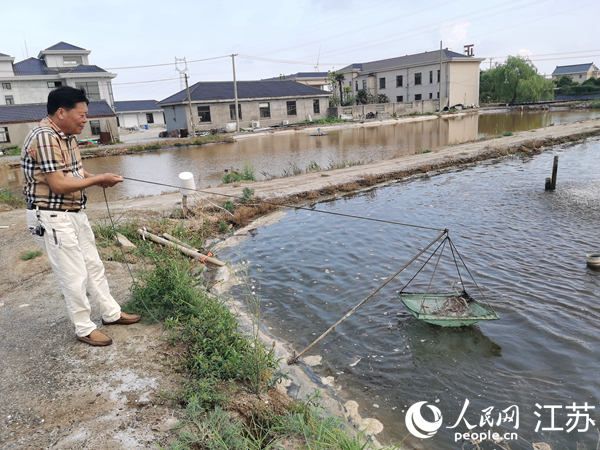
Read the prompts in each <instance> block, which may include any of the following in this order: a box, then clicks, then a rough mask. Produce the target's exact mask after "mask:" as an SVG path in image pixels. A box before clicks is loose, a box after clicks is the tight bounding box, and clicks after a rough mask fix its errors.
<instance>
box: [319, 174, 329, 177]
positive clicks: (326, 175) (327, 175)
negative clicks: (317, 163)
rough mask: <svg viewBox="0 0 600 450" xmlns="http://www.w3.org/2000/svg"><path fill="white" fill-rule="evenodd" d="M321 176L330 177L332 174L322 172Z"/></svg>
mask: <svg viewBox="0 0 600 450" xmlns="http://www.w3.org/2000/svg"><path fill="white" fill-rule="evenodd" d="M321 176H322V177H329V176H330V175H329V174H326V173H322V174H321Z"/></svg>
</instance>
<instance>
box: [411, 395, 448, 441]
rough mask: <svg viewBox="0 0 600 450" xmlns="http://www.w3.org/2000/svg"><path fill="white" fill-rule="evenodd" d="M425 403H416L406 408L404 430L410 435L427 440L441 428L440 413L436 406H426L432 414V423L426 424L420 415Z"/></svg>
mask: <svg viewBox="0 0 600 450" xmlns="http://www.w3.org/2000/svg"><path fill="white" fill-rule="evenodd" d="M426 404H427V402H417V403H415V404H414V405H412V406H411V407H410V408H408V411H407V412H406V418H405V422H406V428H407V429H408V431H410V433H411V434H412V435H413V436H415V437H418V438H421V439H427V438H430V437H432V436H433V435H434V434H435V433H437V430H439V429H440V427H441V426H442V412H441V411H440V410H439V408H438V407H437V406H433V405H427V407H428V408H429V409H430V410H431V412H432V413H433V420H434V421H433V422H428V421H427V420H425V419H424V418H423V416H422V415H421V407H422V406H423V405H426Z"/></svg>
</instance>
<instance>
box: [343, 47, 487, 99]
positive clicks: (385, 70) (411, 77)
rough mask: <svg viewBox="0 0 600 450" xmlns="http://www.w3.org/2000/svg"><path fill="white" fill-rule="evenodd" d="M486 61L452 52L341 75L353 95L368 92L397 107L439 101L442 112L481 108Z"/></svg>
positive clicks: (396, 60) (367, 66)
mask: <svg viewBox="0 0 600 450" xmlns="http://www.w3.org/2000/svg"><path fill="white" fill-rule="evenodd" d="M483 60H484V58H475V57H473V56H468V55H463V54H460V53H456V52H453V51H451V50H448V49H443V50H436V51H432V52H424V53H417V54H414V55H406V56H400V57H397V58H390V59H382V60H379V61H371V62H366V63H358V64H352V65H349V66H347V67H344V68H343V69H340V70H339V71H338V72H342V73H343V74H344V76H345V80H344V82H343V83H344V86H350V88H351V93H352V95H354V96H356V94H357V93H358V91H359V90H361V89H364V90H366V91H367V92H369V93H370V94H372V95H381V94H385V95H386V96H387V97H388V99H389V101H390V102H392V103H394V102H397V103H401V102H414V101H420V100H430V99H431V100H436V99H439V98H440V97H441V99H442V101H441V108H444V107H446V106H448V107H452V106H455V105H465V106H470V105H473V104H475V105H477V104H479V64H480V63H481V62H482V61H483Z"/></svg>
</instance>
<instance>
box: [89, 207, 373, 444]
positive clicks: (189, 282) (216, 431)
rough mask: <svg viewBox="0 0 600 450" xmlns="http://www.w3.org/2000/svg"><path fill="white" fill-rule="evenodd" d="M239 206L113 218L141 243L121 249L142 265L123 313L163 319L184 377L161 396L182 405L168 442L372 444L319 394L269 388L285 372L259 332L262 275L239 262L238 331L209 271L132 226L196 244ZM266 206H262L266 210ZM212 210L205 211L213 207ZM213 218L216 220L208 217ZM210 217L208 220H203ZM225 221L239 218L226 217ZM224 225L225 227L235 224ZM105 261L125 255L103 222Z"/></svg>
mask: <svg viewBox="0 0 600 450" xmlns="http://www.w3.org/2000/svg"><path fill="white" fill-rule="evenodd" d="M243 208H248V206H245V205H241V204H240V205H235V204H234V205H233V207H232V209H233V211H234V212H233V214H234V216H231V215H230V213H228V212H227V213H226V212H225V211H223V210H220V209H218V208H215V209H214V210H212V211H210V212H209V211H208V210H206V209H203V210H191V211H190V213H189V215H190V219H187V220H182V219H178V217H180V216H181V210H177V211H174V212H173V213H172V214H170V215H169V216H163V215H158V214H156V215H155V214H152V213H143V214H142V213H140V214H139V215H137V216H136V218H135V219H127V220H125V219H122V220H120V221H119V223H117V225H116V228H117V231H118V232H119V233H122V234H123V235H125V236H126V237H127V238H128V239H129V240H131V241H132V242H133V243H134V244H135V245H136V247H137V248H135V249H133V250H131V251H129V252H128V253H126V258H127V260H128V261H129V262H135V263H137V264H138V267H141V268H142V269H141V271H140V272H139V274H138V276H137V283H136V286H135V288H134V289H133V290H132V299H131V300H130V301H128V302H127V303H126V304H124V305H123V309H124V311H127V312H131V313H139V314H142V315H143V316H144V319H145V320H148V321H154V320H156V321H159V322H161V323H163V324H164V326H165V329H166V333H165V336H166V339H167V341H168V342H169V344H170V346H171V350H172V351H171V358H170V364H171V365H172V367H173V368H174V370H176V371H177V372H178V373H179V374H180V376H181V379H182V387H181V389H180V391H179V392H175V393H169V394H168V395H167V396H168V397H169V398H170V399H171V400H172V401H174V402H176V403H178V404H180V405H182V407H184V408H185V418H184V419H183V420H182V421H181V422H180V423H179V425H178V428H179V437H178V439H177V440H176V441H175V442H174V443H173V444H172V446H171V448H172V449H192V448H193V449H223V450H226V449H227V450H237V449H240V450H246V449H247V450H254V449H256V450H258V449H347V450H354V449H356V450H358V449H369V448H371V446H370V444H368V443H367V441H366V440H365V436H364V435H363V434H361V433H359V434H355V433H353V432H352V431H351V430H350V429H349V428H348V425H347V424H346V423H345V421H343V420H341V419H338V418H334V417H328V416H326V415H325V414H324V410H323V408H322V407H321V406H320V403H319V398H320V395H319V393H318V392H315V394H314V395H313V396H311V397H309V398H307V399H306V400H305V401H293V400H291V399H290V398H288V397H287V396H286V395H285V394H283V393H281V392H280V391H279V390H277V389H275V385H276V383H277V382H278V381H279V380H281V379H282V378H284V377H285V374H284V373H283V372H282V370H281V366H280V364H281V361H279V360H277V359H276V358H275V352H274V343H273V345H269V344H267V343H265V342H263V341H262V340H261V339H260V337H259V327H260V297H259V295H260V286H258V287H256V285H257V284H258V285H259V283H260V280H256V279H254V280H251V283H252V285H250V278H249V276H248V271H247V263H244V262H242V263H241V264H240V266H239V267H238V268H237V273H238V274H239V283H240V287H241V292H242V293H243V296H244V301H245V304H246V310H247V314H248V316H249V318H250V322H251V327H250V329H246V330H244V329H242V327H241V325H240V322H239V318H238V316H237V314H236V313H235V312H233V311H232V308H231V306H230V303H229V302H228V299H227V298H226V297H219V296H215V295H212V294H211V293H210V292H209V290H208V288H207V284H208V281H207V280H208V279H209V278H210V277H208V276H207V275H208V270H207V268H206V267H205V266H204V265H202V264H201V263H200V262H198V261H192V260H190V259H189V258H187V257H186V256H183V255H182V254H181V253H180V252H178V251H177V250H174V249H172V248H168V247H162V246H159V245H157V244H154V243H152V242H151V241H148V240H146V241H144V240H142V239H141V236H140V235H139V233H138V232H137V229H139V228H141V227H146V228H147V229H148V231H151V232H153V233H154V234H158V235H161V234H162V233H165V232H166V233H169V234H170V235H172V236H175V237H176V238H178V239H180V240H181V241H183V242H185V243H187V244H189V245H191V246H192V247H194V248H202V246H203V245H204V243H205V241H206V240H207V239H209V238H215V237H220V236H222V233H221V231H220V230H223V228H222V227H221V226H220V225H219V224H220V223H221V222H223V219H224V218H225V216H227V217H229V218H233V217H235V214H236V213H237V214H239V213H240V211H239V210H243ZM268 209H271V208H270V207H269V208H266V210H268ZM209 213H210V214H209ZM212 216H214V217H212ZM209 217H210V218H209ZM230 223H231V224H232V227H231V228H235V227H236V226H237V225H234V224H235V221H234V220H231V221H230ZM231 228H230V227H229V226H228V227H226V229H227V232H229V231H230V230H231ZM94 232H95V234H96V239H97V244H98V247H99V251H100V252H101V255H102V257H103V259H108V260H117V261H122V260H123V256H122V255H121V251H120V249H119V248H118V247H117V246H116V245H115V242H116V241H115V239H114V237H113V236H114V232H113V229H112V226H111V225H110V223H109V222H107V221H100V222H97V223H96V224H95V225H94Z"/></svg>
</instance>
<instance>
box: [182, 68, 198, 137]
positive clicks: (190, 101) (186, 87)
mask: <svg viewBox="0 0 600 450" xmlns="http://www.w3.org/2000/svg"><path fill="white" fill-rule="evenodd" d="M184 75H185V89H186V90H187V99H188V107H189V108H190V123H191V124H192V127H191V128H192V136H193V137H196V125H195V124H194V114H193V113H192V99H191V98H190V86H189V84H188V76H187V73H186V74H184Z"/></svg>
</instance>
